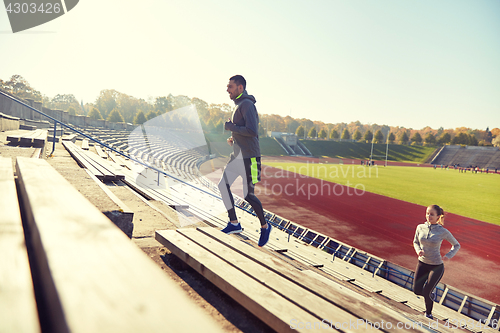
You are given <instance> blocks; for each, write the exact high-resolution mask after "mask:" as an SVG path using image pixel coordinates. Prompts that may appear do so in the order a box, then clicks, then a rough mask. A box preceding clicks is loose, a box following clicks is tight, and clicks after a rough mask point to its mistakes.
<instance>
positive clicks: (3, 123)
mask: <svg viewBox="0 0 500 333" xmlns="http://www.w3.org/2000/svg"><path fill="white" fill-rule="evenodd" d="M18 129H19V118H16V117H12V116H8V115H5V114H3V113H0V132H3V131H12V130H18Z"/></svg>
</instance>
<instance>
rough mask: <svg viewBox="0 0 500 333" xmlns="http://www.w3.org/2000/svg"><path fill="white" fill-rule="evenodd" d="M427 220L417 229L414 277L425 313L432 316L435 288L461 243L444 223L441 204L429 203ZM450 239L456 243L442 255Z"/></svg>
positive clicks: (414, 244) (415, 291)
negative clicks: (442, 249)
mask: <svg viewBox="0 0 500 333" xmlns="http://www.w3.org/2000/svg"><path fill="white" fill-rule="evenodd" d="M426 218H427V222H425V223H422V224H419V225H418V226H417V230H416V231H415V238H414V239H413V247H414V248H415V252H417V255H418V264H417V268H416V269H415V278H414V279H413V292H414V293H415V294H417V295H421V296H424V300H425V316H426V317H427V318H429V319H433V317H432V307H433V305H434V304H433V303H434V301H435V300H436V293H435V292H433V290H434V288H435V287H436V286H437V284H438V283H439V281H440V280H441V278H442V277H443V274H444V263H443V262H446V261H448V260H450V259H451V258H453V256H454V255H455V254H457V252H458V250H459V249H460V244H459V243H458V242H457V240H456V239H455V237H453V235H452V234H451V232H449V231H448V230H447V229H445V228H444V227H443V225H444V211H443V209H442V208H441V207H439V206H438V205H432V206H429V207H427V211H426ZM443 239H446V240H447V241H448V242H450V244H451V245H452V247H451V250H450V251H449V252H448V253H447V254H445V255H444V256H442V257H441V252H440V250H441V243H442V242H443Z"/></svg>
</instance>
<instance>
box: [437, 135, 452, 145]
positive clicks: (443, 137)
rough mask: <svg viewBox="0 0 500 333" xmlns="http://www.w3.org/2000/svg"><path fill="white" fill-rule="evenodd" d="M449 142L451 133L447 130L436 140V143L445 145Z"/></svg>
mask: <svg viewBox="0 0 500 333" xmlns="http://www.w3.org/2000/svg"><path fill="white" fill-rule="evenodd" d="M450 142H451V135H450V133H448V132H444V133H443V134H442V135H441V137H440V138H439V140H438V143H439V144H441V145H445V144H447V143H450Z"/></svg>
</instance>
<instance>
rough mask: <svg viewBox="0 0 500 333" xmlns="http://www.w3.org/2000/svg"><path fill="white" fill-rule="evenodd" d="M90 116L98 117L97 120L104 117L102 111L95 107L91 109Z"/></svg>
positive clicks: (92, 117)
mask: <svg viewBox="0 0 500 333" xmlns="http://www.w3.org/2000/svg"><path fill="white" fill-rule="evenodd" d="M88 117H89V118H91V119H96V120H98V119H102V115H101V112H100V111H99V109H98V108H95V107H93V108H91V109H90V112H89V115H88Z"/></svg>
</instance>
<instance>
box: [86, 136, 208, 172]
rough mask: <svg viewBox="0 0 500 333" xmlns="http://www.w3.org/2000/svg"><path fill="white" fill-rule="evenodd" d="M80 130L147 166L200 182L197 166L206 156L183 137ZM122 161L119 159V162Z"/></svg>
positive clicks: (107, 152)
mask: <svg viewBox="0 0 500 333" xmlns="http://www.w3.org/2000/svg"><path fill="white" fill-rule="evenodd" d="M78 130H80V131H81V132H83V133H85V134H87V135H89V136H92V137H94V138H96V139H98V140H99V141H101V142H103V143H104V144H106V145H108V146H110V147H111V148H114V149H116V150H118V151H120V152H122V153H124V154H127V155H129V156H131V157H133V158H136V159H137V160H139V161H141V162H143V163H145V164H148V165H152V166H154V167H156V168H159V169H161V170H164V171H166V172H168V173H170V174H172V175H174V176H175V177H180V178H182V179H184V180H188V181H195V182H197V181H199V180H198V177H199V176H200V174H199V172H198V169H197V167H196V163H198V162H199V161H200V160H203V159H204V158H206V153H204V151H203V149H201V148H195V149H189V144H186V143H184V142H182V139H181V138H179V137H176V136H175V135H172V134H171V133H168V132H166V131H163V132H161V133H158V135H155V133H154V132H153V131H152V130H151V129H148V133H147V135H142V133H137V132H134V131H133V132H129V131H114V130H103V129H98V128H90V129H81V128H80V129H78ZM97 147H98V146H96V148H97ZM97 149H99V148H97ZM106 154H108V155H109V154H110V152H109V151H106ZM112 155H113V156H116V155H114V154H112ZM120 158H121V157H120V156H118V159H120ZM122 164H123V163H122ZM127 167H129V168H130V165H128V164H127Z"/></svg>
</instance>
